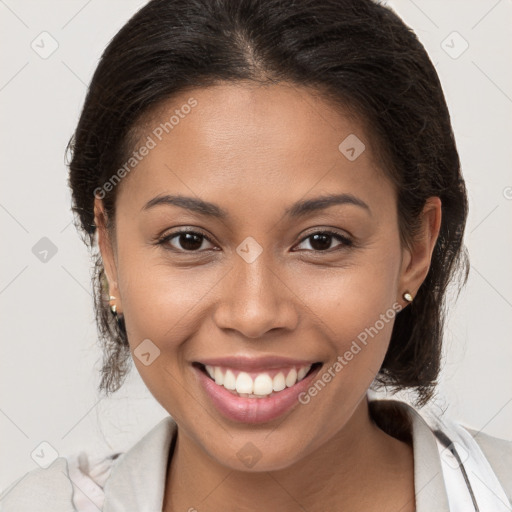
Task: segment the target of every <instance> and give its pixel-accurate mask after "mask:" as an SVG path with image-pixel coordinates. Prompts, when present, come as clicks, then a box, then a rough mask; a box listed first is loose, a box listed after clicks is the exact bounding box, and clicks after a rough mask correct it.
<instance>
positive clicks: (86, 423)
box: [0, 0, 512, 488]
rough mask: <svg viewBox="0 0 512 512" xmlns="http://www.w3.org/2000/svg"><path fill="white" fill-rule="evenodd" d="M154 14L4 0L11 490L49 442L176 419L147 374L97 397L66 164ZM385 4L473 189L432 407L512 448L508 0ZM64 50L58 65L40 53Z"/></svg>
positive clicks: (66, 1) (4, 435)
mask: <svg viewBox="0 0 512 512" xmlns="http://www.w3.org/2000/svg"><path fill="white" fill-rule="evenodd" d="M144 3H145V2H144V1H142V0H101V1H100V0H89V1H86V0H52V1H50V0H46V1H41V0H0V47H1V48H2V53H1V56H0V59H1V64H0V106H1V112H2V116H1V121H0V129H1V137H0V141H1V142H0V143H1V151H0V169H1V171H0V172H1V189H0V229H1V247H2V250H1V256H0V257H1V266H0V268H1V273H0V311H1V323H0V336H1V352H0V386H1V388H0V390H1V394H0V432H1V439H2V456H1V459H0V460H1V471H0V487H1V488H5V487H6V486H7V485H8V484H9V483H10V482H12V481H13V480H14V479H15V478H17V477H19V476H21V475H23V474H24V473H26V472H27V471H29V470H31V469H33V468H35V467H36V463H35V462H34V461H33V460H32V459H31V456H30V454H31V453H32V452H33V450H34V449H35V448H36V447H38V446H39V444H40V443H41V442H42V441H46V442H48V443H50V445H51V446H53V447H54V448H55V450H56V451H57V452H58V453H59V454H60V455H68V454H71V453H77V452H78V451H80V450H86V451H88V452H90V453H92V454H101V453H104V452H108V451H113V450H125V449H127V448H128V447H130V446H131V445H132V444H133V443H134V442H135V441H136V440H137V439H139V438H140V437H141V436H142V435H143V434H144V433H145V432H146V431H148V430H149V429H150V428H151V427H152V426H153V425H154V424H156V422H158V421H159V420H160V419H161V418H163V417H164V416H165V415H166V414H167V413H166V411H165V410H164V409H163V408H162V407H161V406H160V405H159V404H158V403H157V402H156V400H155V399H154V398H153V397H152V396H151V395H150V393H149V392H148V391H147V389H146V388H145V386H144V385H143V383H142V381H141V380H140V378H139V376H138V374H137V373H136V371H135V370H134V371H133V374H132V376H131V378H130V379H129V381H128V382H127V384H126V385H125V387H124V388H123V389H122V390H121V391H120V392H119V393H118V394H117V395H115V396H114V397H113V398H111V399H108V400H107V399H103V400H100V399H99V398H98V395H97V393H96V386H97V384H98V382H99V377H98V374H97V370H98V368H99V361H100V355H101V354H100V351H99V349H98V347H97V346H96V328H95V325H94V317H93V310H92V297H91V286H90V272H91V265H90V260H89V256H88V253H87V250H86V248H85V246H84V245H83V244H82V243H81V241H80V239H79V237H78V235H77V233H76V231H75V228H74V226H73V224H72V216H71V211H70V194H69V191H68V189H67V183H66V180H67V169H66V167H65V164H64V149H65V146H66V144H67V142H68V140H69V137H70V136H71V134H72V132H73V129H74V127H75V125H76V122H77V119H78V114H79V111H80V109H81V106H82V103H83V100H84V96H85V92H86V86H87V84H88V82H89V80H90V78H91V76H92V73H93V71H94V69H95V66H96V64H97V62H98V59H99V57H100V54H101V52H102V51H103V49H104V47H105V46H106V45H107V43H108V42H109V40H110V39H111V37H112V36H113V35H114V34H115V33H116V32H117V31H118V30H119V28H121V26H122V25H123V24H124V23H125V22H126V21H127V20H128V18H129V17H130V16H131V15H132V14H133V13H134V12H135V11H136V10H137V9H138V8H140V7H141V6H142V5H143V4H144ZM388 3H389V4H390V5H392V6H393V7H394V8H395V10H396V11H397V12H398V13H399V14H400V15H401V16H402V18H403V19H404V21H405V22H406V23H407V24H408V25H409V26H411V27H412V28H413V29H414V30H415V32H416V33H417V34H418V36H419V38H420V40H421V41H422V42H423V44H424V45H425V47H426V48H427V51H428V52H429V54H430V56H431V58H432V61H433V62H434V63H435V65H436V68H437V70H438V72H439V74H440V77H441V81H442V84H443V87H444V90H445V94H446V98H447V102H448V105H449V107H450V112H451V114H452V120H453V127H454V131H455V135H456V139H457V143H458V147H459V151H460V156H461V159H462V164H463V172H464V175H465V178H466V182H467V186H468V189H469V198H470V215H469V221H468V226H467V236H466V244H467V246H468V248H469V251H470V256H471V263H472V265H471V276H470V279H469V283H468V286H467V288H466V289H465V291H464V292H463V294H462V295H461V297H460V299H459V301H458V303H457V304H456V305H455V306H452V307H451V308H450V314H451V317H450V319H449V322H448V325H447V331H446V342H445V353H446V360H445V367H444V371H443V373H442V376H441V383H440V387H439V394H438V397H437V401H436V406H437V407H438V408H440V409H443V410H444V409H447V414H449V415H450V416H451V417H452V418H454V419H455V420H457V421H460V422H461V423H463V424H465V425H467V426H470V427H473V428H476V429H478V430H481V429H482V430H483V431H485V432H487V433H489V434H492V435H496V436H500V437H503V438H507V439H511V440H512V376H511V368H512V340H511V335H510V332H511V330H512V266H511V263H510V262H511V261H512V259H511V255H512V229H511V213H512V172H511V165H512V151H511V147H512V143H511V135H512V116H511V112H512V72H511V67H510V63H511V62H512V44H511V43H512V32H511V31H510V27H511V26H512V23H511V21H512V2H511V1H510V0H500V1H496V0H473V1H468V0H458V1H455V0H450V1H446V0H435V1H434V0H428V1H427V0H421V1H420V0H416V1H412V0H393V1H390V2H388ZM43 31H47V32H48V33H49V34H51V37H50V36H46V35H43V36H41V35H40V34H41V33H42V32H43ZM454 31H456V32H458V34H460V36H461V37H459V36H458V35H456V34H455V35H453V34H452V33H453V32H454ZM43 38H44V39H43ZM52 38H53V39H54V40H55V41H56V42H57V43H58V48H57V49H56V51H55V52H54V53H53V54H52V55H50V56H48V58H45V59H44V58H42V57H41V56H40V54H38V53H36V51H35V50H34V49H32V47H31V44H33V45H34V46H35V47H36V48H38V51H39V52H40V53H41V52H43V51H46V52H48V51H49V50H50V49H51V44H52ZM464 40H465V41H467V43H468V44H469V47H468V48H467V50H466V51H465V52H464V53H462V54H461V55H460V56H458V57H457V58H453V57H454V56H457V55H458V53H460V51H461V50H462V49H463V48H464V45H465V43H464ZM33 41H34V43H32V42H33ZM443 41H444V43H443ZM53 44H55V43H53ZM445 50H446V51H445ZM449 53H451V55H450V54H449ZM43 237H48V238H49V239H50V240H51V241H52V243H53V244H55V246H56V249H57V252H56V254H55V255H53V256H51V253H49V255H48V257H47V261H46V262H42V261H40V259H38V258H37V257H36V256H35V255H34V253H33V252H32V248H33V247H34V245H35V244H36V243H37V242H38V241H39V240H40V239H41V238H43Z"/></svg>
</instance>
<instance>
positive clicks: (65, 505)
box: [0, 457, 73, 512]
mask: <svg viewBox="0 0 512 512" xmlns="http://www.w3.org/2000/svg"><path fill="white" fill-rule="evenodd" d="M72 495H73V488H72V484H71V482H70V480H69V478H68V463H67V460H66V459H65V458H64V457H59V458H58V459H56V460H55V461H54V462H53V464H52V465H51V466H49V467H48V468H46V469H43V468H37V469H33V470H32V471H29V472H28V473H26V474H25V475H23V476H22V477H20V478H18V479H17V480H16V481H14V482H13V483H12V484H11V485H10V486H9V487H8V488H7V489H5V490H4V491H3V492H2V494H1V495H0V508H1V510H2V511H3V512H11V511H12V512H14V511H16V512H25V511H27V512H28V511H29V510H30V511H33V512H43V511H49V510H52V511H53V510H54V511H59V512H60V511H64V510H66V511H69V510H73V509H72V501H71V498H72Z"/></svg>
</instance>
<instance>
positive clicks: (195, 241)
mask: <svg viewBox="0 0 512 512" xmlns="http://www.w3.org/2000/svg"><path fill="white" fill-rule="evenodd" d="M201 239H202V236H201V235H196V234H194V233H183V234H182V235H181V236H180V244H181V246H182V247H183V248H184V249H186V250H188V251H193V250H194V249H199V248H200V247H201V244H202V240H201Z"/></svg>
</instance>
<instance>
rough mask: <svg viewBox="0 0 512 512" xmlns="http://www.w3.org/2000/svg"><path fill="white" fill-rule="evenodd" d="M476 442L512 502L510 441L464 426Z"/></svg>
mask: <svg viewBox="0 0 512 512" xmlns="http://www.w3.org/2000/svg"><path fill="white" fill-rule="evenodd" d="M464 428H465V429H466V430H467V431H468V432H469V433H470V434H471V436H472V437H473V439H474V440H475V441H476V442H477V443H478V445H479V446H480V449H481V450H482V452H483V454H484V455H485V458H486V459H487V460H488V462H489V464H490V466H491V468H492V469H493V470H494V472H495V473H496V476H497V477H498V480H499V481H500V483H501V485H502V486H503V489H504V490H505V492H506V494H507V497H508V499H509V500H510V501H511V502H512V441H507V440H506V439H500V438H499V437H494V436H490V435H489V434H484V433H483V432H479V431H477V430H474V429H471V428H469V427H464Z"/></svg>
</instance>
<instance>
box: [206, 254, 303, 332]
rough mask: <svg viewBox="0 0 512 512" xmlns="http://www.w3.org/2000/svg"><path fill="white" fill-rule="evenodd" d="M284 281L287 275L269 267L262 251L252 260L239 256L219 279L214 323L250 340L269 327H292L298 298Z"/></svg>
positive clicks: (275, 328)
mask: <svg viewBox="0 0 512 512" xmlns="http://www.w3.org/2000/svg"><path fill="white" fill-rule="evenodd" d="M288 280H289V278H288ZM286 281H287V277H286V276H285V275H284V274H283V273H282V272H279V271H278V270H277V269H276V268H272V267H271V266H270V265H269V262H268V261H267V259H266V258H264V257H263V254H262V255H260V257H259V258H258V259H256V260H255V261H253V262H252V263H247V262H246V261H244V260H243V259H242V258H240V259H239V261H236V262H235V263H234V268H233V269H232V270H231V272H229V273H228V275H227V276H226V278H225V279H223V282H222V288H221V293H222V295H221V298H220V300H219V302H218V306H217V308H216V309H215V313H214V321H215V324H216V325H217V326H218V327H219V328H220V329H224V330H226V329H228V330H234V331H238V332H239V333H240V334H241V335H242V336H244V337H245V338H250V339H257V338H261V337H263V336H264V335H265V334H266V333H267V332H269V331H273V330H279V329H283V330H293V329H295V327H296V325H297V323H298V320H299V314H298V309H297V300H298V298H297V297H296V296H295V294H294V293H293V290H292V288H293V283H288V282H286Z"/></svg>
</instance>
